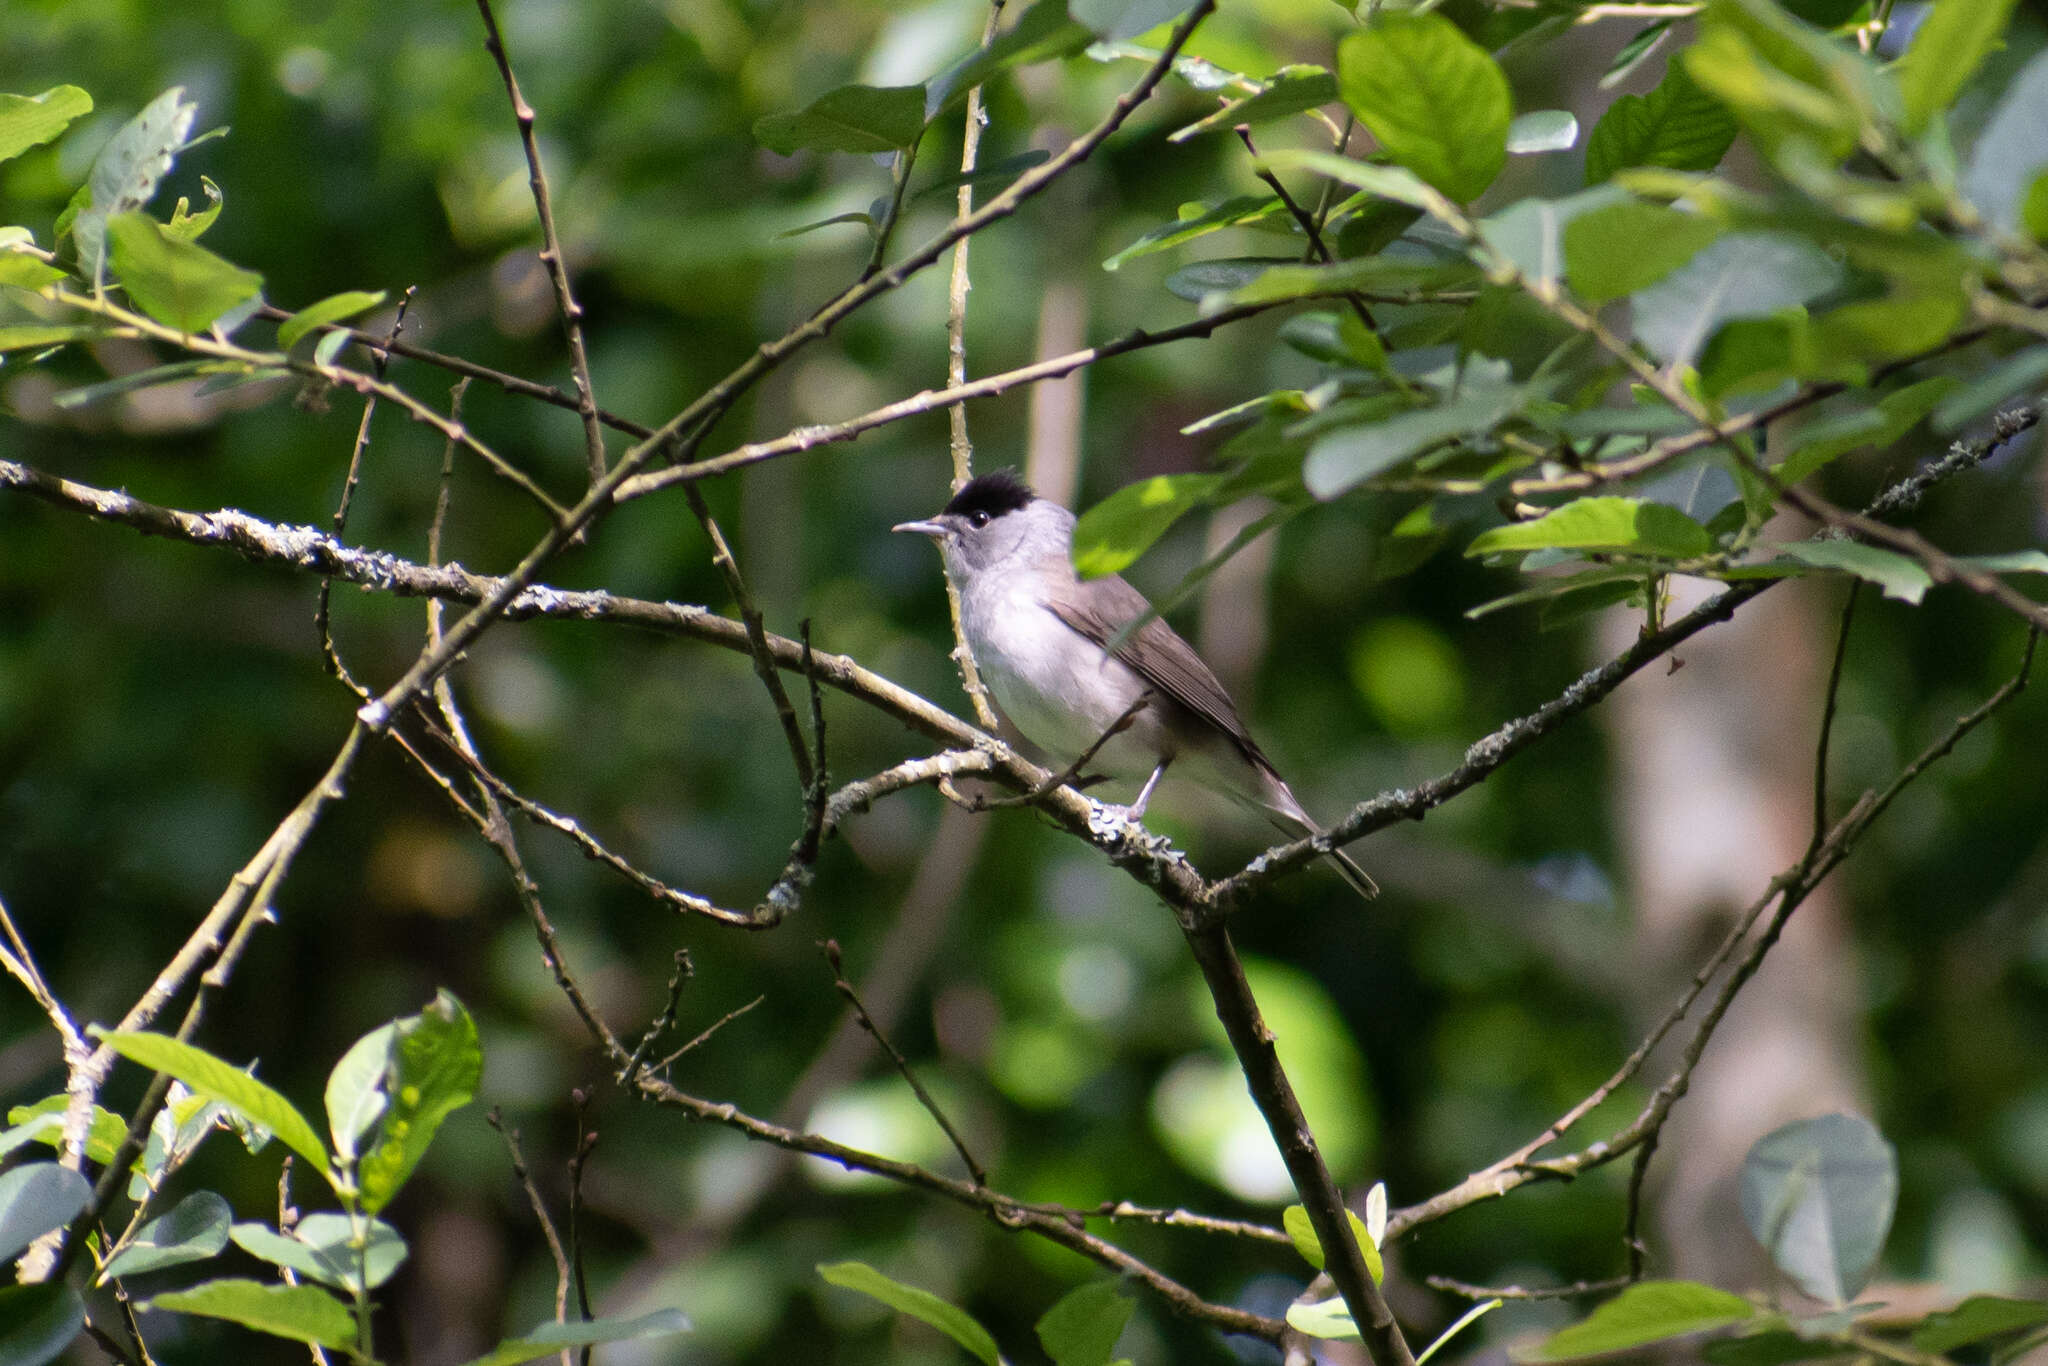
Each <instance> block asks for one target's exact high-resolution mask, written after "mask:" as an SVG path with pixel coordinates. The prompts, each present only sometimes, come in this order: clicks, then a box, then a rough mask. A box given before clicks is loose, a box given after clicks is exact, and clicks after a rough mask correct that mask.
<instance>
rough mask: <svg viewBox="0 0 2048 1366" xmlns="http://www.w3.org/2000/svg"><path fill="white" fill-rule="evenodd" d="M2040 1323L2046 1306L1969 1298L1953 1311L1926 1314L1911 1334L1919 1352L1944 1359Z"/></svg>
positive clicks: (1999, 1298)
mask: <svg viewBox="0 0 2048 1366" xmlns="http://www.w3.org/2000/svg"><path fill="white" fill-rule="evenodd" d="M2043 1323H2048V1303H2043V1302H2042V1301H2040V1300H2012V1299H2005V1298H2003V1297H2002V1296H1998V1295H1972V1296H1970V1298H1969V1299H1967V1300H1964V1301H1963V1302H1962V1303H1961V1304H1959V1305H1957V1306H1956V1307H1955V1308H1953V1309H1950V1310H1947V1311H1945V1312H1943V1313H1938V1314H1929V1315H1928V1316H1927V1321H1926V1322H1925V1323H1922V1324H1921V1325H1920V1326H1919V1327H1918V1328H1917V1329H1915V1330H1914V1331H1913V1345H1914V1346H1915V1347H1918V1348H1919V1349H1920V1350H1921V1351H1923V1352H1934V1353H1936V1354H1939V1355H1943V1356H1945V1355H1947V1354H1948V1353H1950V1352H1953V1351H1955V1350H1956V1348H1958V1347H1968V1346H1970V1345H1972V1344H1973V1343H1979V1342H1983V1341H1985V1340H1986V1339H1987V1338H1995V1337H1998V1336H2000V1335H2001V1334H2004V1333H2010V1332H2014V1331H2016V1330H2018V1329H2021V1328H2032V1327H2035V1326H2036V1325H2039V1324H2043Z"/></svg>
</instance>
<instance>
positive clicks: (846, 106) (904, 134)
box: [754, 85, 924, 156]
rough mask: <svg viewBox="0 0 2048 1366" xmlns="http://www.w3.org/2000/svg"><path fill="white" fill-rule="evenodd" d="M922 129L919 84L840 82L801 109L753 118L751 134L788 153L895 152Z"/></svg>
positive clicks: (778, 150) (921, 103)
mask: <svg viewBox="0 0 2048 1366" xmlns="http://www.w3.org/2000/svg"><path fill="white" fill-rule="evenodd" d="M923 132H924V87H923V86H921V85H892V86H872V85H843V86H841V87H839V88H838V89H837V90H830V91H827V92H826V93H825V94H823V95H820V96H819V97H818V98H817V99H815V100H813V101H812V102H811V103H810V104H807V105H805V106H804V107H803V108H802V109H798V110H795V111H793V112H790V113H784V114H766V115H763V116H762V117H761V118H758V119H756V120H755V121H754V137H755V139H756V140H758V141H759V142H760V143H761V145H762V146H764V147H766V148H768V149H769V150H771V151H775V152H780V153H781V154H782V155H784V156H790V155H792V154H794V153H796V152H798V151H801V150H804V149H809V150H812V151H819V152H897V151H901V150H902V149H903V148H905V147H908V146H910V144H912V143H913V142H916V141H917V139H918V135H919V134H921V133H923Z"/></svg>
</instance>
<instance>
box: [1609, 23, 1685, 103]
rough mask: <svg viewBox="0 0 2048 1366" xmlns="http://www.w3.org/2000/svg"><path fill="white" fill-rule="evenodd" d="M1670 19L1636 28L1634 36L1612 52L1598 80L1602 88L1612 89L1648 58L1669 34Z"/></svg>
mask: <svg viewBox="0 0 2048 1366" xmlns="http://www.w3.org/2000/svg"><path fill="white" fill-rule="evenodd" d="M1674 22H1676V21H1675V20H1672V19H1659V20H1658V21H1657V22H1656V23H1654V24H1648V25H1645V26H1644V27H1642V28H1640V29H1637V30H1636V36H1635V37H1633V38H1631V39H1629V40H1628V41H1627V42H1625V43H1623V44H1622V45H1621V51H1619V52H1617V53H1615V54H1614V56H1613V58H1612V59H1611V60H1610V61H1609V62H1608V63H1607V70H1606V71H1605V72H1604V73H1602V75H1601V77H1600V81H1599V85H1600V88H1601V89H1602V90H1612V89H1614V87H1615V86H1617V85H1620V84H1621V83H1622V82H1623V81H1625V80H1627V79H1628V78H1629V76H1630V74H1631V73H1633V72H1634V71H1635V69H1636V68H1637V67H1639V66H1641V65H1642V64H1643V63H1644V62H1646V61H1648V60H1650V58H1651V56H1652V55H1653V54H1655V53H1656V51H1657V49H1658V48H1660V47H1662V46H1663V45H1664V40H1665V39H1666V38H1668V37H1670V36H1671V26H1672V24H1673V23H1674Z"/></svg>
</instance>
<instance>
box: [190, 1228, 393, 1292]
mask: <svg viewBox="0 0 2048 1366" xmlns="http://www.w3.org/2000/svg"><path fill="white" fill-rule="evenodd" d="M229 1236H231V1237H233V1238H234V1240H235V1246H236V1247H239V1248H241V1249H242V1250H243V1251H244V1252H247V1253H248V1254H249V1255H250V1256H252V1257H260V1258H262V1259H263V1260H264V1261H266V1262H269V1263H271V1264H272V1265H274V1266H282V1267H288V1268H290V1269H291V1270H292V1271H295V1272H297V1273H298V1274H299V1275H301V1276H304V1277H305V1278H307V1279H308V1280H314V1281H318V1282H320V1283H321V1284H322V1285H331V1286H333V1287H334V1288H335V1289H336V1290H346V1291H350V1292H353V1291H354V1289H355V1287H356V1286H357V1285H358V1284H359V1283H361V1282H363V1280H364V1271H365V1269H366V1268H367V1271H368V1282H367V1283H368V1286H369V1288H370V1289H372V1290H375V1289H376V1288H377V1287H378V1286H380V1285H382V1284H384V1282H386V1281H388V1280H390V1279H391V1277H392V1275H393V1274H394V1273H396V1272H397V1270H398V1268H399V1266H400V1265H401V1264H403V1263H404V1261H405V1258H406V1246H405V1239H403V1238H401V1237H400V1236H399V1234H398V1230H397V1229H395V1228H393V1227H391V1225H389V1224H387V1223H385V1222H384V1221H383V1220H382V1219H372V1220H369V1221H368V1222H367V1224H366V1225H365V1227H364V1238H365V1241H364V1244H363V1246H362V1247H361V1248H360V1249H358V1248H355V1247H352V1246H350V1244H351V1242H352V1241H353V1239H354V1237H355V1231H354V1229H353V1228H351V1227H350V1225H349V1221H348V1216H347V1215H345V1214H333V1213H328V1212H325V1211H322V1212H319V1213H315V1214H309V1215H307V1216H306V1217H305V1218H303V1219H301V1220H300V1221H299V1222H298V1223H296V1224H294V1225H293V1226H292V1231H291V1232H290V1233H289V1234H284V1233H279V1232H277V1231H276V1230H275V1229H272V1228H270V1227H268V1226H267V1225H264V1224H255V1223H246V1224H236V1225H235V1226H234V1228H233V1229H232V1230H230V1231H229Z"/></svg>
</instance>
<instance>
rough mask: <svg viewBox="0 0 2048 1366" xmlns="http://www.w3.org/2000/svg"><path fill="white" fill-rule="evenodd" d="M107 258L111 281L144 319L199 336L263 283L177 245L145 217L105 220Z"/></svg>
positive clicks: (201, 250)
mask: <svg viewBox="0 0 2048 1366" xmlns="http://www.w3.org/2000/svg"><path fill="white" fill-rule="evenodd" d="M106 233H107V246H108V249H107V255H108V258H109V260H110V261H111V263H112V270H113V275H114V277H115V278H116V279H117V280H119V281H120V284H121V287H122V288H123V289H125V290H127V291H128V297H129V298H130V299H132V300H134V301H135V305H136V307H138V308H140V309H141V310H142V311H143V312H144V313H147V314H149V316H150V317H152V318H155V319H156V320H157V321H158V322H160V323H163V324H164V325H165V326H167V327H174V328H176V329H177V330H178V331H180V332H204V331H205V330H206V329H207V328H208V327H209V326H211V325H212V323H213V322H214V320H215V319H217V318H219V317H220V316H221V315H222V314H223V313H226V312H227V311H228V310H229V309H231V308H233V307H234V306H235V305H236V304H239V303H242V302H243V301H245V300H247V299H252V298H254V297H255V296H256V294H257V293H258V292H259V291H260V290H261V289H262V288H263V277H262V276H261V275H258V274H257V273H256V272H255V271H253V270H243V269H242V268H241V267H240V266H236V265H231V264H229V263H228V262H226V261H223V260H222V259H221V258H220V257H218V256H215V255H214V254H213V253H212V252H210V251H208V250H207V249H206V248H205V247H202V246H200V245H198V244H197V243H195V242H180V241H178V240H177V239H175V238H173V237H171V236H169V235H168V234H166V233H165V232H164V228H163V225H162V224H161V223H159V222H157V221H156V220H155V219H153V218H151V217H149V216H148V215H147V214H141V213H122V214H116V215H114V216H113V217H112V218H109V219H108V220H107V224H106Z"/></svg>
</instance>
